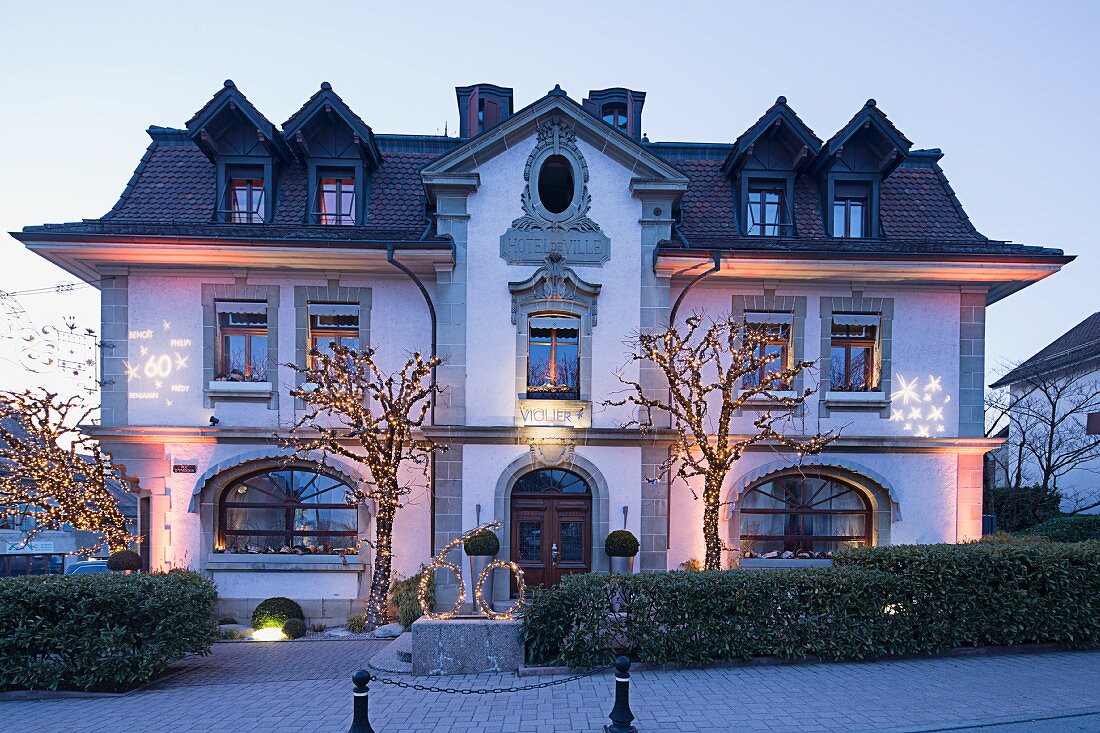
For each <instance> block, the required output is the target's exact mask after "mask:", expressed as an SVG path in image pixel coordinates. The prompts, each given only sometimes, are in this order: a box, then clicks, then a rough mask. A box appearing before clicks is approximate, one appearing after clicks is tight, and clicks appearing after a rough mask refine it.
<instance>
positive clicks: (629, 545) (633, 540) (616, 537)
mask: <svg viewBox="0 0 1100 733" xmlns="http://www.w3.org/2000/svg"><path fill="white" fill-rule="evenodd" d="M603 549H604V552H606V553H607V554H608V555H609V556H610V557H634V556H635V555H637V554H638V538H637V537H635V536H634V535H633V534H632V533H631V532H628V531H627V530H625V529H617V530H615V531H614V532H612V533H611V534H609V535H607V539H606V540H604V543H603Z"/></svg>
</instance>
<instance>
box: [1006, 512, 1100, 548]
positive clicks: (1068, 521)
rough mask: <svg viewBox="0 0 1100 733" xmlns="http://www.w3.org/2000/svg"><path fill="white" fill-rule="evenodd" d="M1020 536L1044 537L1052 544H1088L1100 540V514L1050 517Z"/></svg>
mask: <svg viewBox="0 0 1100 733" xmlns="http://www.w3.org/2000/svg"><path fill="white" fill-rule="evenodd" d="M1020 534H1022V535H1025V536H1028V537H1046V538H1047V539H1048V540H1051V541H1053V542H1089V541H1092V540H1100V514H1074V515H1072V516H1068V517H1052V518H1051V519H1048V520H1046V521H1045V522H1041V523H1039V524H1036V525H1035V526H1034V527H1030V528H1029V529H1025V530H1024V531H1023V532H1021V533H1020Z"/></svg>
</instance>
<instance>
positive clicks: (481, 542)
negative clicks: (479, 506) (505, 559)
mask: <svg viewBox="0 0 1100 733" xmlns="http://www.w3.org/2000/svg"><path fill="white" fill-rule="evenodd" d="M462 549H463V550H465V551H466V554H467V555H482V556H484V555H495V554H497V553H498V552H500V540H498V539H497V535H496V532H494V531H493V530H491V529H483V530H481V531H480V532H477V533H475V534H473V535H471V536H469V537H467V538H466V541H465V542H463V543H462Z"/></svg>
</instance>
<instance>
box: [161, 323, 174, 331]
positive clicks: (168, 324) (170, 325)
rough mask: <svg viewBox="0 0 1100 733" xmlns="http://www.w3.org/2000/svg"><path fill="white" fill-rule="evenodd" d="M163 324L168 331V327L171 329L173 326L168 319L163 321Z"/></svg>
mask: <svg viewBox="0 0 1100 733" xmlns="http://www.w3.org/2000/svg"><path fill="white" fill-rule="evenodd" d="M161 325H162V326H163V327H164V330H165V331H167V330H168V329H170V328H171V327H172V324H171V323H169V322H168V321H161Z"/></svg>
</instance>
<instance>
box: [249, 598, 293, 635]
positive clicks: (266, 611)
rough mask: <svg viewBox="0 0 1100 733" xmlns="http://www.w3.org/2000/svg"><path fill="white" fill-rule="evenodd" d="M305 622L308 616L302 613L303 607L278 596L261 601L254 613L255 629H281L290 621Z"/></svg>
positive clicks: (253, 626) (253, 623)
mask: <svg viewBox="0 0 1100 733" xmlns="http://www.w3.org/2000/svg"><path fill="white" fill-rule="evenodd" d="M292 618H293V619H298V620H299V621H305V618H306V615H305V614H304V613H302V607H301V606H299V605H298V604H297V603H295V602H294V601H292V600H290V599H289V598H283V597H282V596H276V597H275V598H268V599H267V600H266V601H261V602H260V605H258V606H256V610H255V611H253V612H252V628H254V629H281V628H282V627H283V624H285V623H286V622H287V621H289V620H290V619H292Z"/></svg>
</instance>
